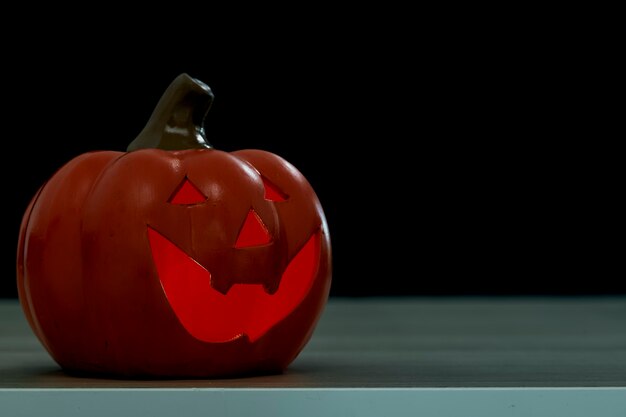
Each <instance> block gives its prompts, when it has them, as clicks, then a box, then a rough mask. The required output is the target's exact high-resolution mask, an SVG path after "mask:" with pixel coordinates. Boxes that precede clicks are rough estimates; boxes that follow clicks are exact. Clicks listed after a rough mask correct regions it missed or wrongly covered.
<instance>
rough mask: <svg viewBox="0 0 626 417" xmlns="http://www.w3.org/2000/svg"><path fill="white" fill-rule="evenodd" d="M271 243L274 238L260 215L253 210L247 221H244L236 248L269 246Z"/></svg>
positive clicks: (249, 213)
mask: <svg viewBox="0 0 626 417" xmlns="http://www.w3.org/2000/svg"><path fill="white" fill-rule="evenodd" d="M271 241H272V238H271V236H270V234H269V232H268V231H267V227H265V225H264V224H263V221H262V220H261V218H260V217H259V215H258V214H257V213H256V212H255V211H254V210H253V209H250V211H249V212H248V215H247V216H246V221H244V223H243V226H242V228H241V230H240V231H239V236H238V237H237V242H236V243H235V248H246V247H250V246H261V245H267V244H268V243H270V242H271Z"/></svg>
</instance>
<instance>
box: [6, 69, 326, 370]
mask: <svg viewBox="0 0 626 417" xmlns="http://www.w3.org/2000/svg"><path fill="white" fill-rule="evenodd" d="M181 77H183V76H181ZM184 77H187V78H189V77H188V76H186V75H185V76H184ZM179 78H180V77H179ZM187 78H184V80H183V81H185V82H187V83H189V80H192V81H193V82H197V80H193V79H190V78H189V80H188V79H187ZM206 110H208V108H207V109H206ZM153 117H154V116H153ZM17 275H18V291H19V296H20V301H21V304H22V306H23V309H24V312H25V315H26V317H27V319H28V321H29V323H30V325H31V327H32V328H33V330H34V332H35V334H36V335H37V337H38V338H39V339H40V341H41V342H42V344H43V345H44V346H45V347H46V349H47V350H48V352H49V353H50V354H51V356H52V357H53V358H54V359H55V360H56V361H57V362H58V363H59V364H60V365H61V367H63V368H64V369H66V370H68V371H79V372H96V373H106V374H117V375H123V376H154V377H216V376H225V375H236V374H244V373H257V372H279V371H282V370H284V369H285V368H286V367H287V366H288V365H289V363H291V362H292V361H293V360H294V359H295V357H296V356H297V355H298V353H299V352H300V351H301V350H302V349H303V347H304V346H305V344H306V343H307V341H308V340H309V338H310V337H311V335H312V333H313V330H314V327H315V324H316V322H317V320H318V319H319V316H320V314H321V312H322V310H323V307H324V305H325V302H326V300H327V297H328V292H329V288H330V280H331V251H330V238H329V232H328V227H327V224H326V220H325V218H324V213H323V211H322V207H321V205H320V203H319V200H318V199H317V197H316V195H315V193H314V191H313V189H312V188H311V186H310V184H309V183H308V182H307V180H306V179H305V178H304V176H303V175H302V174H301V173H300V172H298V171H297V169H296V168H294V167H293V166H292V165H291V164H289V163H288V162H286V161H285V160H283V159H282V158H280V157H279V156H277V155H274V154H271V153H269V152H265V151H260V150H243V151H237V152H232V153H226V152H222V151H218V150H215V149H210V148H208V147H198V148H196V149H179V150H163V149H158V148H139V149H136V150H133V151H131V152H113V151H99V152H92V153H87V154H83V155H81V156H78V157H77V158H75V159H73V160H72V161H70V162H69V163H67V164H66V165H65V166H64V167H62V168H61V169H60V170H59V171H58V172H57V173H56V174H55V175H54V176H53V177H52V178H51V179H50V180H49V181H48V182H47V183H46V184H45V185H44V186H43V187H42V188H41V189H40V191H39V192H38V193H37V195H36V196H35V197H34V198H33V201H32V202H31V204H30V205H29V207H28V208H27V210H26V213H25V215H24V219H23V222H22V226H21V230H20V238H19V242H18V259H17Z"/></svg>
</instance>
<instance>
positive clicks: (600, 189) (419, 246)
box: [0, 22, 626, 297]
mask: <svg viewBox="0 0 626 417" xmlns="http://www.w3.org/2000/svg"><path fill="white" fill-rule="evenodd" d="M326 23H328V22H326ZM294 26H298V24H295V25H294ZM363 26H364V27H361V28H359V30H358V31H355V30H356V27H355V28H352V27H346V26H342V25H341V24H339V25H337V26H336V27H339V28H343V30H337V31H336V32H331V33H329V32H328V30H329V29H328V26H327V25H321V26H320V27H317V26H308V27H307V28H305V29H303V30H301V31H300V32H297V31H295V30H296V29H295V28H291V30H290V31H283V32H280V31H279V32H278V33H277V35H276V36H275V37H268V36H260V35H259V36H257V35H258V33H257V32H252V33H248V34H247V35H245V36H243V35H241V36H240V37H238V35H237V32H236V30H234V29H233V32H232V33H224V32H223V31H222V32H219V31H217V29H212V28H210V27H207V28H206V30H204V31H199V32H198V33H193V34H192V33H186V32H176V35H172V36H171V37H170V38H169V39H165V40H163V39H160V38H159V39H157V38H155V37H153V34H152V32H147V33H146V34H145V36H144V37H143V38H137V39H132V40H131V39H126V40H125V41H124V42H117V43H116V42H112V41H110V40H108V41H106V42H104V41H96V40H94V39H89V40H87V41H85V40H81V41H80V42H79V41H78V40H77V39H78V38H81V36H82V34H81V32H78V33H77V32H71V33H68V35H67V36H66V35H61V34H59V33H57V32H54V31H52V32H49V33H47V34H46V35H45V36H38V37H36V39H35V40H34V41H31V42H28V41H25V40H24V39H22V40H21V43H20V44H19V46H18V45H17V44H7V45H5V48H4V56H3V62H4V63H5V65H4V68H3V79H4V85H3V87H2V100H3V102H4V106H5V110H4V116H3V122H2V125H3V132H2V143H3V152H4V158H3V163H2V174H3V175H2V177H3V178H4V186H5V187H7V188H8V191H7V192H5V193H4V197H5V198H4V200H5V201H4V205H5V206H4V210H3V213H4V220H5V227H4V233H2V240H3V246H2V247H3V248H4V250H3V251H2V258H1V263H0V265H1V267H2V276H1V277H2V278H1V280H0V296H9V297H11V296H15V295H16V290H15V246H16V243H17V236H18V230H19V222H20V220H21V216H22V213H23V211H24V209H25V208H26V205H27V203H28V201H29V199H30V198H31V197H32V196H33V194H34V193H35V191H36V190H37V188H38V187H39V186H40V185H41V184H42V183H43V182H44V181H45V180H46V179H47V178H48V177H50V175H52V174H53V173H54V171H55V170H56V169H58V168H59V167H60V166H61V165H62V164H63V163H65V162H67V161H68V160H70V159H71V158H73V157H75V156H77V155H79V154H81V153H83V152H87V151H91V150H101V149H113V150H124V149H125V148H126V146H127V144H128V143H129V142H130V141H131V140H132V139H133V138H134V137H135V135H137V134H138V133H139V131H140V130H141V129H142V127H143V125H144V123H145V122H146V121H147V118H148V117H149V115H150V114H151V112H152V109H153V107H154V105H155V104H156V102H157V101H158V99H159V97H160V95H161V93H162V92H163V90H164V89H165V88H166V87H167V86H168V84H169V83H170V82H171V81H172V80H173V79H174V78H175V77H176V76H177V75H178V74H179V73H181V72H187V73H189V74H190V75H191V76H193V77H196V78H199V79H201V80H203V81H204V82H206V83H207V84H209V85H210V86H211V88H212V89H213V92H214V94H215V96H216V99H215V102H214V105H213V108H212V111H211V112H210V114H209V116H208V118H207V120H206V131H207V137H208V139H209V141H210V142H211V143H212V144H213V145H214V146H215V147H216V148H218V149H222V150H228V151H230V150H236V149H242V148H262V149H266V150H269V151H272V152H275V153H277V154H279V155H281V156H283V157H284V158H286V159H287V160H289V161H290V162H292V163H293V164H294V165H295V166H296V167H297V168H298V169H299V170H300V171H301V172H302V173H303V174H304V175H305V176H306V177H307V178H308V179H309V181H310V182H311V183H312V185H313V187H314V188H315V190H316V192H317V193H318V196H319V198H320V200H321V202H322V205H323V207H324V210H325V212H326V215H327V218H328V222H329V226H330V231H331V236H332V243H333V255H334V274H333V286H332V294H333V295H343V296H361V295H410V294H422V295H433V294H493V295H496V294H499V295H502V294H508V295H515V294H592V293H603V294H613V293H625V292H626V285H625V284H624V276H625V275H624V262H623V260H624V255H623V252H624V234H623V226H622V223H623V213H624V211H623V206H622V205H621V203H620V201H621V199H620V197H621V195H622V194H623V192H624V189H623V181H622V180H621V179H620V175H618V173H619V171H620V169H621V168H622V167H623V157H620V154H619V153H617V152H616V151H615V149H613V148H612V147H611V145H607V144H606V143H605V142H604V140H605V139H611V138H616V136H615V135H612V136H611V135H606V132H604V131H603V128H604V124H605V122H604V121H603V120H601V119H599V118H598V114H597V113H596V112H597V110H598V107H599V106H601V101H602V100H599V99H598V97H597V96H596V95H595V94H596V91H597V90H602V89H603V88H605V85H604V84H603V83H604V82H605V78H604V77H605V75H606V72H605V69H609V68H611V64H610V63H608V62H606V61H605V60H604V58H605V57H604V55H603V52H602V51H598V50H597V49H596V48H594V47H590V46H589V45H585V44H584V43H582V42H578V40H577V39H565V40H564V39H563V38H562V37H560V36H558V35H555V36H547V37H541V36H540V37H537V39H534V40H533V39H530V38H529V37H528V36H526V34H525V33H522V34H521V35H519V36H518V35H515V34H514V33H509V34H507V35H506V36H505V35H503V34H502V33H501V32H494V31H493V30H492V31H486V32H482V31H481V30H479V29H476V28H464V29H459V30H456V31H453V32H450V31H448V30H445V28H444V29H441V30H431V31H423V32H421V33H417V34H416V33H413V34H411V35H409V34H407V33H403V32H402V27H394V25H391V28H387V29H386V30H384V31H383V30H380V29H377V28H376V27H375V26H372V27H369V26H368V25H367V24H363ZM353 29H354V30H353ZM218 34H219V35H221V37H220V36H217V35H218ZM322 35H324V36H322ZM105 38H106V36H105ZM216 38H219V39H218V40H216ZM237 39H239V40H237ZM323 39H326V40H323ZM85 45H88V46H87V47H85ZM607 111H608V113H606V112H604V113H603V115H602V117H604V118H605V119H611V118H612V117H618V113H617V111H615V110H613V113H612V114H611V111H610V109H608V110H607ZM619 117H621V118H622V119H623V115H619ZM619 140H623V138H620V139H619ZM622 171H623V170H622ZM622 174H623V172H622Z"/></svg>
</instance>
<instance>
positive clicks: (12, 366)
mask: <svg viewBox="0 0 626 417" xmlns="http://www.w3.org/2000/svg"><path fill="white" fill-rule="evenodd" d="M184 387H198V388H202V387H207V388H368V387H382V388H401V387H413V388H415V387H430V388H436V387H458V388H468V387H626V297H588V298H584V297H583V298H528V297H526V298H396V299H393V298H369V299H342V298H334V299H331V300H330V301H329V304H328V306H327V308H326V310H325V312H324V316H323V318H322V320H321V322H320V324H319V325H318V328H317V330H316V332H315V334H314V336H313V338H312V340H311V342H310V343H309V344H308V345H307V347H306V348H305V350H304V351H303V352H302V353H301V355H300V356H299V357H298V359H297V360H296V361H295V362H294V363H293V364H292V365H291V367H290V368H289V369H288V371H287V372H286V373H285V374H282V375H272V376H254V377H248V378H235V379H216V380H165V381H163V380H120V379H109V378H83V377H74V376H69V375H66V374H65V373H63V371H61V370H60V368H59V367H58V366H57V365H56V363H55V362H53V361H52V359H51V358H50V357H49V356H48V354H47V353H46V352H45V350H44V349H43V348H42V347H41V345H40V344H39V342H38V341H37V340H36V338H35V337H34V335H33V333H32V332H31V330H30V328H29V327H28V325H27V323H26V321H25V319H24V316H23V314H22V311H21V309H20V307H19V304H18V303H17V301H16V300H0V388H22V389H23V388H184Z"/></svg>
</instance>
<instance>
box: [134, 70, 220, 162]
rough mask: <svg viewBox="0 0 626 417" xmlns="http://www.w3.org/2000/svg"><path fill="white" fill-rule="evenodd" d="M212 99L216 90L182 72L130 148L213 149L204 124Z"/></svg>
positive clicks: (168, 88)
mask: <svg viewBox="0 0 626 417" xmlns="http://www.w3.org/2000/svg"><path fill="white" fill-rule="evenodd" d="M212 103H213V93H212V92H211V89H210V88H209V86H208V85H206V84H204V83H203V82H202V81H199V80H196V79H195V78H191V77H190V76H189V75H187V74H181V75H179V76H178V77H176V79H175V80H174V81H172V83H171V84H170V86H169V87H167V90H165V93H163V96H162V97H161V99H160V100H159V102H158V104H157V105H156V107H155V109H154V111H153V112H152V116H150V120H148V123H147V124H146V127H144V128H143V130H142V131H141V133H139V135H138V136H137V137H136V138H135V140H133V141H132V142H131V143H130V145H128V148H127V150H128V151H129V152H130V151H135V150H137V149H149V148H157V149H165V150H181V149H210V148H211V145H209V143H208V142H207V140H206V137H205V136H204V127H203V126H204V118H205V117H206V115H207V113H208V112H209V109H210V108H211V104H212Z"/></svg>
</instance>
